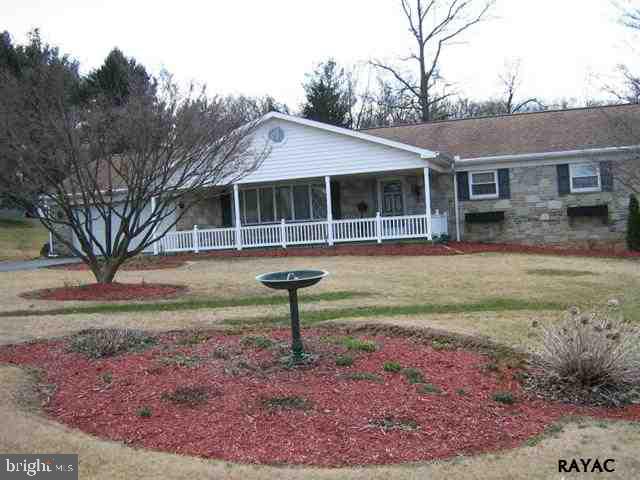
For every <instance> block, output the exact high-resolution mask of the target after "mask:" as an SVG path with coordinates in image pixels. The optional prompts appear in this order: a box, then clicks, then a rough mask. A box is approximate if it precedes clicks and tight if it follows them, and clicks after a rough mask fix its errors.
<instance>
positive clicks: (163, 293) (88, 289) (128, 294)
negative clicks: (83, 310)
mask: <svg viewBox="0 0 640 480" xmlns="http://www.w3.org/2000/svg"><path fill="white" fill-rule="evenodd" d="M187 290H188V289H187V287H184V286H181V285H167V284H162V283H116V282H114V283H109V284H100V283H92V284H88V285H79V286H65V287H59V288H45V289H42V290H35V291H33V292H27V293H23V294H22V295H21V297H23V298H27V299H31V300H58V301H65V300H81V301H92V300H97V301H122V300H152V299H163V298H174V297H177V296H179V295H181V294H183V293H185V292H186V291H187Z"/></svg>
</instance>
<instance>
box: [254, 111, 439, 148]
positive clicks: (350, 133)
mask: <svg viewBox="0 0 640 480" xmlns="http://www.w3.org/2000/svg"><path fill="white" fill-rule="evenodd" d="M273 118H277V119H278V120H284V121H286V122H292V123H297V124H298V125H304V126H306V127H311V128H318V129H320V130H325V131H327V132H332V133H337V134H339V135H346V136H347V137H352V138H357V139H360V140H364V141H366V142H373V143H377V144H379V145H385V146H387V147H390V148H396V149H398V150H403V151H405V152H411V153H415V154H417V155H420V158H423V159H432V158H436V157H438V155H439V152H433V151H431V150H427V149H425V148H419V147H414V146H413V145H407V144H405V143H400V142H395V141H393V140H387V139H386V138H381V137H376V136H375V135H369V134H367V133H362V132H358V131H355V130H350V129H348V128H343V127H336V126H335V125H329V124H327V123H322V122H316V121H315V120H309V119H306V118H300V117H295V116H293V115H286V114H284V113H279V112H270V113H267V114H266V115H265V116H264V117H262V118H261V119H260V120H259V122H258V123H262V122H266V121H267V120H271V119H273Z"/></svg>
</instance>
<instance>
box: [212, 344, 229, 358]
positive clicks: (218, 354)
mask: <svg viewBox="0 0 640 480" xmlns="http://www.w3.org/2000/svg"><path fill="white" fill-rule="evenodd" d="M211 356H212V357H213V358H218V359H221V360H229V359H230V358H231V353H229V351H227V349H226V348H224V347H223V346H221V345H219V346H217V347H216V348H214V349H213V350H212V351H211Z"/></svg>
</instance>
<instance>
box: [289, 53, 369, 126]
mask: <svg viewBox="0 0 640 480" xmlns="http://www.w3.org/2000/svg"><path fill="white" fill-rule="evenodd" d="M303 86H304V92H305V97H306V99H305V103H304V105H303V106H302V111H301V113H302V116H303V117H305V118H308V119H310V120H316V121H318V122H324V123H329V124H331V125H336V126H339V127H346V128H350V127H351V126H352V124H353V118H352V115H351V114H352V108H353V106H354V104H355V102H356V99H355V97H354V93H353V91H354V85H353V78H352V76H351V75H350V74H349V72H347V71H346V70H345V69H344V67H341V66H339V65H338V64H337V63H336V61H335V60H333V59H329V60H327V61H326V62H323V63H320V64H319V65H318V66H317V68H316V69H315V70H314V71H313V72H312V73H310V74H307V76H306V80H305V82H304V84H303Z"/></svg>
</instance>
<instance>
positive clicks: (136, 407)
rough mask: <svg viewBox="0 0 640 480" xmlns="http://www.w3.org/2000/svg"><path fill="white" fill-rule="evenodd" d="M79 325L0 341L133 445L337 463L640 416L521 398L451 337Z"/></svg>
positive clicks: (434, 453) (505, 444) (457, 449)
mask: <svg viewBox="0 0 640 480" xmlns="http://www.w3.org/2000/svg"><path fill="white" fill-rule="evenodd" d="M289 335H290V333H289V330H271V331H267V332H264V331H263V332H249V333H247V332H243V333H241V334H240V333H226V334H225V333H221V332H219V331H218V332H173V333H167V334H162V335H159V336H156V337H150V336H148V335H146V334H144V333H142V332H133V331H122V330H120V331H118V330H102V331H85V332H81V333H79V334H77V335H75V336H73V337H70V338H67V339H57V340H54V341H48V342H36V343H31V344H21V345H15V346H9V347H2V348H0V362H8V363H12V364H17V365H23V366H29V367H36V368H38V369H40V370H41V371H42V376H41V379H40V381H41V383H42V384H43V386H45V385H46V386H47V387H49V388H47V389H46V391H47V392H48V395H47V396H46V398H45V402H44V405H45V406H44V408H45V410H46V412H47V413H48V415H49V416H50V417H51V418H53V419H56V420H58V421H60V422H62V423H64V424H66V425H68V426H71V427H74V428H78V429H80V430H82V431H84V432H87V433H90V434H93V435H97V436H99V437H102V438H107V439H111V440H115V441H122V442H125V443H126V444H129V445H132V446H138V447H145V448H151V449H157V450H163V451H168V452H176V453H179V454H189V455H197V456H202V457H207V458H216V459H221V460H226V461H231V462H241V463H259V464H299V465H317V466H328V467H338V466H347V465H369V464H391V463H400V462H414V461H426V460H433V459H441V458H449V457H453V456H456V455H464V454H471V453H478V452H486V451H494V450H498V449H504V448H513V447H517V446H520V445H523V444H524V443H525V442H526V441H527V440H528V439H532V438H533V437H535V436H537V435H540V434H542V433H543V432H545V429H547V428H548V427H549V426H550V425H551V424H552V423H554V422H555V421H557V420H559V419H560V418H561V417H564V416H567V415H591V416H602V417H608V418H624V419H633V420H639V419H640V406H638V405H635V406H628V407H625V408H618V409H606V408H595V407H589V408H588V407H578V406H573V405H568V404H561V403H556V402H551V401H547V400H543V399H541V398H536V397H532V396H530V395H529V394H527V392H526V391H525V389H524V388H523V387H521V385H520V383H519V381H518V380H517V379H518V378H520V376H521V375H522V371H521V370H520V369H519V367H518V365H517V364H513V365H510V364H509V362H507V361H504V360H501V361H497V362H496V359H495V358H493V359H492V358H491V357H490V356H489V355H486V354H483V353H480V352H479V351H473V350H468V349H465V348H463V347H461V346H459V345H458V346H457V345H455V344H453V343H450V341H448V340H446V339H444V340H433V339H425V338H420V337H412V336H396V335H392V334H391V332H387V333H384V332H381V331H377V332H358V331H352V332H351V334H348V333H347V332H345V331H341V330H338V329H336V328H333V329H332V330H329V329H308V330H305V332H304V341H305V346H306V350H307V351H308V352H310V353H311V354H312V357H311V360H310V361H309V362H308V363H305V364H302V365H292V364H291V363H290V362H289V360H288V357H287V356H286V355H287V352H288V349H289V343H288V342H289Z"/></svg>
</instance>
